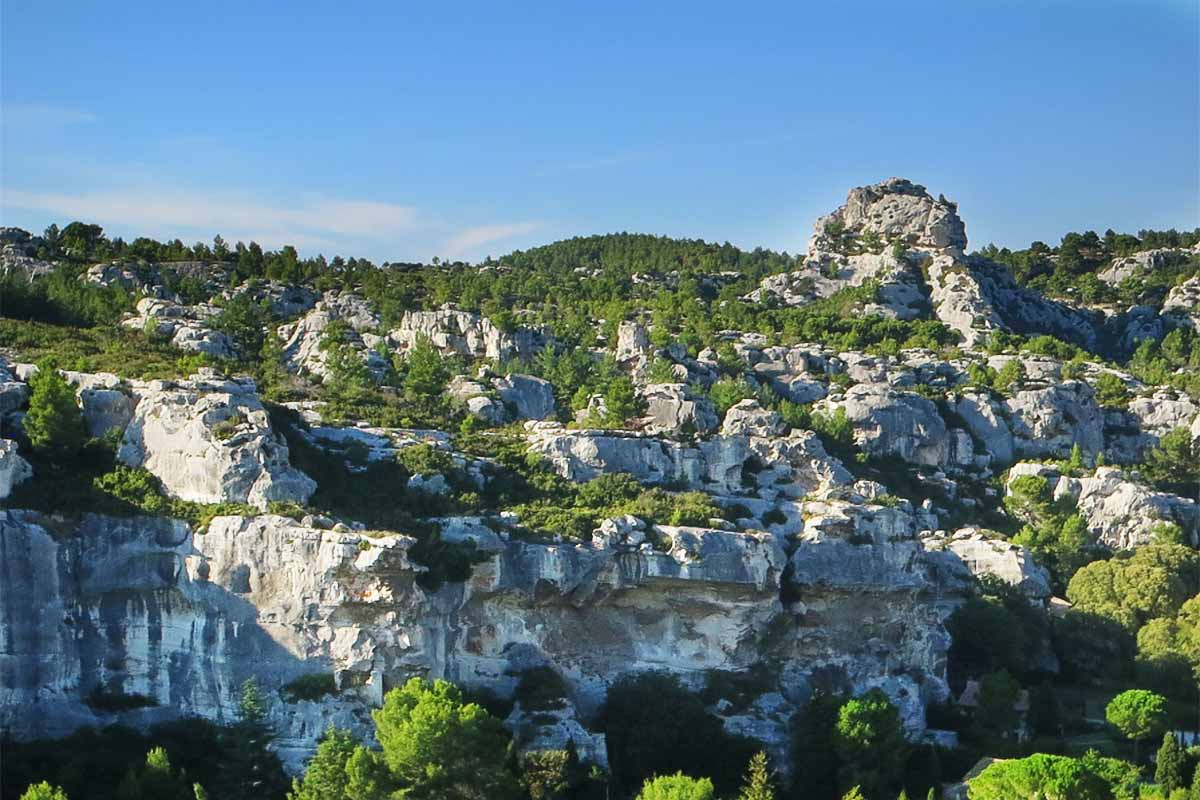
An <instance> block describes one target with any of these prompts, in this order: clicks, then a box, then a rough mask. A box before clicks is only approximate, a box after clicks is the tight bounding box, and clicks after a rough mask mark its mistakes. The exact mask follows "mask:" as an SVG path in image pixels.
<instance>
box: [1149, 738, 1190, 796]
mask: <svg viewBox="0 0 1200 800" xmlns="http://www.w3.org/2000/svg"><path fill="white" fill-rule="evenodd" d="M1188 766H1189V764H1188V757H1187V752H1186V751H1185V750H1184V749H1183V746H1182V745H1181V744H1180V743H1179V739H1178V737H1176V736H1175V734H1173V733H1170V732H1167V733H1164V734H1163V743H1162V746H1161V747H1159V748H1158V765H1157V766H1156V767H1155V769H1154V780H1155V782H1157V783H1158V785H1159V786H1160V787H1162V790H1163V792H1164V793H1165V794H1170V793H1171V792H1173V791H1175V790H1176V789H1186V788H1187V786H1188V782H1187V771H1188Z"/></svg>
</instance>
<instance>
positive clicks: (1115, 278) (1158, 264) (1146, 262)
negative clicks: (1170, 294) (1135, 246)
mask: <svg viewBox="0 0 1200 800" xmlns="http://www.w3.org/2000/svg"><path fill="white" fill-rule="evenodd" d="M1186 258H1187V252H1186V251H1184V250H1179V249H1177V248H1174V247H1160V248H1156V249H1154V250H1142V251H1140V252H1137V253H1134V254H1133V255H1130V256H1124V257H1122V258H1114V259H1113V260H1112V263H1111V264H1110V265H1109V266H1108V267H1107V268H1106V269H1104V270H1101V271H1100V272H1098V273H1096V277H1097V278H1099V279H1100V280H1102V281H1104V282H1105V283H1107V284H1109V285H1110V286H1119V285H1120V284H1121V283H1122V282H1124V281H1126V280H1129V279H1130V278H1141V277H1143V276H1144V275H1146V274H1147V273H1149V272H1152V271H1154V270H1156V269H1162V268H1163V267H1165V266H1167V265H1169V264H1171V263H1174V262H1175V261H1177V260H1180V259H1186Z"/></svg>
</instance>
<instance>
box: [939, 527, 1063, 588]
mask: <svg viewBox="0 0 1200 800" xmlns="http://www.w3.org/2000/svg"><path fill="white" fill-rule="evenodd" d="M921 542H922V544H923V545H924V547H925V550H926V551H929V552H931V553H932V552H938V551H941V552H945V553H948V554H952V555H953V556H954V557H955V558H957V559H959V560H961V562H962V564H963V565H964V566H965V567H966V569H967V571H968V572H970V574H971V575H973V576H975V577H977V578H978V577H982V576H984V575H990V576H992V577H995V578H999V579H1000V580H1002V581H1004V582H1005V583H1007V584H1008V585H1010V586H1014V587H1016V588H1017V589H1020V590H1021V592H1022V593H1024V594H1025V596H1027V597H1028V598H1029V599H1031V600H1035V601H1038V602H1045V601H1046V600H1048V599H1049V598H1050V595H1051V594H1052V588H1051V585H1050V573H1049V572H1048V571H1047V570H1046V569H1045V567H1042V566H1040V565H1038V563H1037V562H1036V561H1035V560H1034V557H1033V554H1032V553H1030V552H1029V550H1028V549H1026V548H1024V547H1021V546H1020V545H1015V544H1012V543H1011V542H1008V541H1006V540H1004V539H1001V538H990V537H988V536H986V535H984V534H983V533H982V532H981V531H979V529H977V528H960V529H959V530H957V531H955V532H954V534H953V535H952V536H944V535H942V536H939V535H936V534H931V535H929V536H926V537H923V538H922V540H921Z"/></svg>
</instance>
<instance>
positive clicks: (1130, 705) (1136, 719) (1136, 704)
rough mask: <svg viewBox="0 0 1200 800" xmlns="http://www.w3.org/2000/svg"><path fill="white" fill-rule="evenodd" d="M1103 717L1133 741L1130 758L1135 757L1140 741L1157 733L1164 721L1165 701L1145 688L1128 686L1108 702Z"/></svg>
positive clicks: (1165, 717) (1136, 756)
mask: <svg viewBox="0 0 1200 800" xmlns="http://www.w3.org/2000/svg"><path fill="white" fill-rule="evenodd" d="M1104 718H1105V719H1107V720H1108V722H1109V723H1110V724H1111V725H1113V726H1114V727H1115V728H1116V729H1117V730H1119V731H1120V732H1121V734H1122V735H1123V736H1125V738H1127V739H1131V740H1132V741H1133V748H1134V749H1133V760H1134V761H1135V762H1136V761H1137V760H1138V746H1139V745H1140V744H1141V742H1142V740H1144V739H1148V738H1150V737H1152V736H1157V735H1158V733H1159V732H1161V731H1162V729H1163V727H1164V726H1165V725H1166V723H1167V701H1166V700H1165V699H1164V698H1163V697H1162V695H1157V694H1155V693H1154V692H1148V691H1146V690H1145V689H1129V690H1127V691H1124V692H1121V693H1120V694H1119V695H1117V696H1116V697H1114V698H1113V699H1112V700H1110V701H1109V703H1108V707H1107V708H1105V709H1104Z"/></svg>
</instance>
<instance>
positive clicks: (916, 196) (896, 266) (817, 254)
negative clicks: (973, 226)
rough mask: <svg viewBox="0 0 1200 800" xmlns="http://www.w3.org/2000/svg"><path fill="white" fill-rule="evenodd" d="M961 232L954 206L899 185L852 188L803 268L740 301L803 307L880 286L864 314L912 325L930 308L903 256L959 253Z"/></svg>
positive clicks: (823, 225) (820, 223)
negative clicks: (846, 292) (856, 289)
mask: <svg viewBox="0 0 1200 800" xmlns="http://www.w3.org/2000/svg"><path fill="white" fill-rule="evenodd" d="M966 243H967V237H966V230H965V228H964V227H963V224H962V220H960V219H959V218H958V214H957V213H956V209H955V206H954V204H952V203H950V202H948V201H946V200H944V199H938V200H935V199H934V198H933V197H931V196H930V195H929V193H928V192H926V191H925V187H923V186H917V185H916V184H914V183H912V182H911V181H907V180H904V179H903V178H891V179H889V180H886V181H883V182H882V183H877V184H874V185H872V186H863V187H859V188H857V189H851V190H850V194H849V195H848V196H847V198H846V203H845V204H844V205H842V206H841V207H839V208H838V209H837V210H836V211H834V212H833V213H831V214H828V215H826V216H824V217H820V218H819V219H818V220H817V221H816V224H815V225H814V226H813V235H812V237H811V238H810V239H809V244H808V255H807V257H806V258H805V260H804V263H803V266H802V268H801V269H799V270H796V271H793V272H789V273H785V274H780V275H770V276H768V277H766V278H764V279H763V281H762V283H761V284H760V285H759V287H758V289H756V290H754V291H753V292H751V293H750V294H749V295H747V296H746V298H745V299H747V300H750V301H753V302H763V303H776V304H780V305H787V306H798V305H806V304H808V303H811V302H813V301H815V300H818V299H821V298H826V297H830V296H832V295H833V294H836V293H837V292H839V291H841V290H843V289H847V288H851V287H857V286H863V285H864V284H866V283H867V282H868V281H870V282H872V283H873V284H874V285H876V286H877V287H878V289H877V292H876V294H875V296H874V297H872V298H870V299H869V300H867V301H865V302H864V305H863V308H862V313H864V314H879V315H882V316H887V317H893V318H896V319H916V318H917V317H919V316H921V315H922V314H924V313H926V312H927V311H928V308H929V299H928V291H927V290H926V289H925V287H924V284H923V281H922V276H921V272H920V270H919V268H918V263H919V259H918V258H915V257H914V258H910V257H909V256H908V252H909V251H910V250H912V251H914V252H915V251H925V250H939V251H940V250H950V251H952V252H955V253H959V254H961V252H962V250H963V249H964V248H965V247H966Z"/></svg>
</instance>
